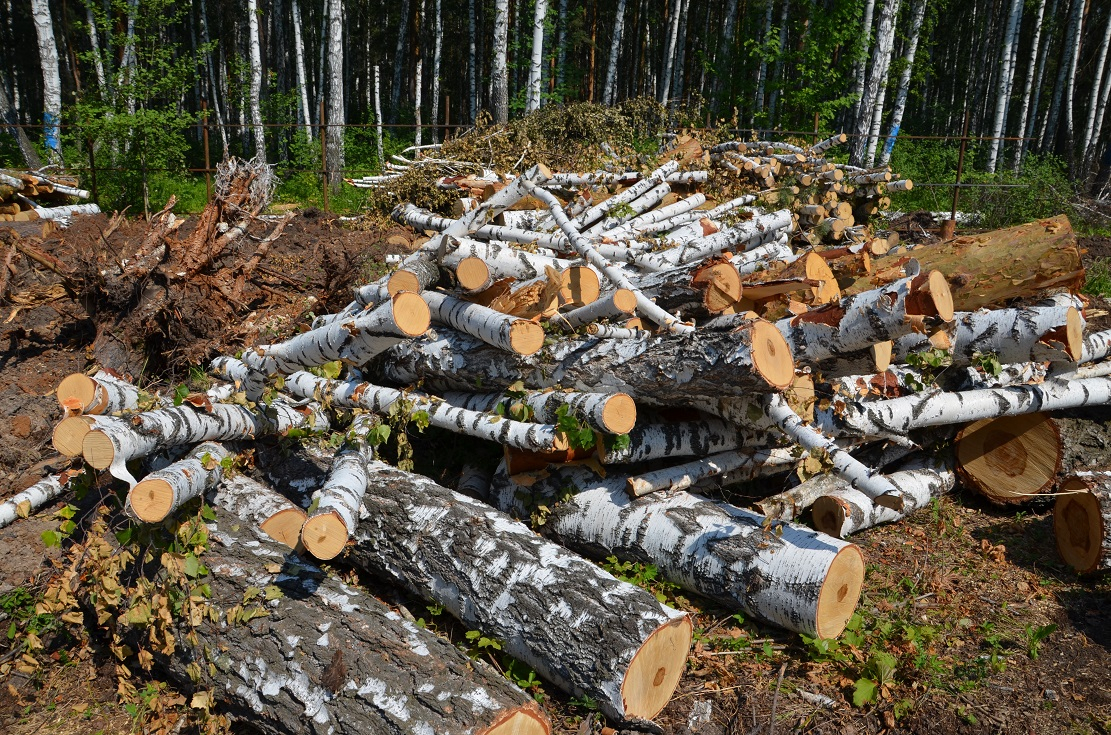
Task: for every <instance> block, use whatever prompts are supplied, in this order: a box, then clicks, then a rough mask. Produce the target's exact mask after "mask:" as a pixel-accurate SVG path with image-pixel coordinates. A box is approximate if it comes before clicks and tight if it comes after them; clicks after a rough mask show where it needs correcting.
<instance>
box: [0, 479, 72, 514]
mask: <svg viewBox="0 0 1111 735" xmlns="http://www.w3.org/2000/svg"><path fill="white" fill-rule="evenodd" d="M81 474H82V472H81V470H72V469H71V470H66V471H65V472H62V473H60V474H57V475H51V476H50V477H44V478H43V479H41V480H39V481H38V482H36V483H35V484H34V485H31V487H29V488H27V489H26V490H21V491H19V492H18V493H16V494H15V495H13V496H11V497H10V498H7V499H6V500H4V501H3V502H0V528H4V527H5V526H8V525H11V524H12V523H13V522H14V521H15V520H16V519H17V518H27V517H28V516H30V515H31V514H32V513H35V512H36V511H38V510H39V509H40V508H43V507H45V506H46V505H48V504H50V503H52V502H54V501H55V500H56V499H58V498H60V497H61V496H62V494H63V493H65V492H66V490H67V489H68V488H69V484H70V482H72V481H73V480H75V479H77V478H78V477H80V476H81Z"/></svg>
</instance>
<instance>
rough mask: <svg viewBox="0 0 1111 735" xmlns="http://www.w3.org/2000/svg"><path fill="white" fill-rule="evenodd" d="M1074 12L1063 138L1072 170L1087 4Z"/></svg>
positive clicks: (1080, 4)
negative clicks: (1074, 99)
mask: <svg viewBox="0 0 1111 735" xmlns="http://www.w3.org/2000/svg"><path fill="white" fill-rule="evenodd" d="M1075 12H1076V16H1075V18H1076V30H1075V32H1074V35H1073V40H1072V44H1071V45H1072V51H1071V54H1070V56H1069V62H1068V74H1067V76H1066V78H1065V136H1066V143H1067V150H1068V152H1069V168H1070V170H1071V169H1072V168H1073V166H1072V161H1073V160H1074V156H1075V153H1076V140H1075V125H1074V122H1073V111H1074V109H1075V106H1074V102H1073V93H1074V91H1075V89H1076V68H1077V66H1078V65H1079V63H1080V48H1081V45H1082V44H1083V42H1084V17H1085V16H1086V15H1087V4H1086V3H1084V2H1079V3H1078V4H1077V10H1076V11H1075Z"/></svg>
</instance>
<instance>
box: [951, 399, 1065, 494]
mask: <svg viewBox="0 0 1111 735" xmlns="http://www.w3.org/2000/svg"><path fill="white" fill-rule="evenodd" d="M956 450H957V471H958V472H959V473H960V476H961V481H962V482H963V483H964V484H965V485H967V486H968V487H970V488H972V489H974V490H976V491H977V492H979V493H980V494H981V495H983V496H984V497H986V498H987V499H988V500H991V501H992V502H994V503H1003V504H1007V503H1022V502H1025V501H1027V500H1030V499H1031V498H1032V497H1034V496H1036V495H1040V494H1041V493H1044V492H1048V491H1049V490H1050V489H1051V488H1052V487H1053V483H1054V481H1055V480H1056V478H1057V471H1058V470H1059V469H1060V467H1061V455H1062V449H1061V434H1060V432H1059V431H1058V430H1057V425H1056V424H1054V422H1053V419H1051V418H1049V417H1048V416H1046V415H1045V414H1042V413H1031V414H1025V415H1022V416H1004V417H1001V418H994V419H983V420H980V421H977V422H975V423H973V424H970V425H969V426H966V427H965V428H964V429H962V430H961V432H960V433H959V434H957V444H956Z"/></svg>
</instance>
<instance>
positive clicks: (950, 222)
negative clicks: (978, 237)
mask: <svg viewBox="0 0 1111 735" xmlns="http://www.w3.org/2000/svg"><path fill="white" fill-rule="evenodd" d="M971 117H972V110H971V109H965V111H964V132H962V133H961V152H960V154H959V155H958V156H957V181H956V186H954V187H953V210H952V212H951V213H950V215H949V219H947V220H945V221H944V222H942V223H941V239H942V240H952V239H953V235H954V234H955V233H956V230H957V201H958V200H959V199H960V196H961V177H962V176H963V175H964V154H965V151H966V150H968V121H969V118H971Z"/></svg>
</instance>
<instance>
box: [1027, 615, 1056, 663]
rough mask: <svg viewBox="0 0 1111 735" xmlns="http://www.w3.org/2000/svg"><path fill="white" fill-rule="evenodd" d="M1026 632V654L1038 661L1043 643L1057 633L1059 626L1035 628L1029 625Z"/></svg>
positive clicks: (1050, 625)
mask: <svg viewBox="0 0 1111 735" xmlns="http://www.w3.org/2000/svg"><path fill="white" fill-rule="evenodd" d="M1025 631H1026V652H1027V653H1028V654H1029V655H1030V658H1032V659H1034V660H1037V658H1038V654H1039V652H1040V651H1041V647H1042V643H1044V642H1045V639H1046V638H1049V636H1051V635H1053V633H1055V632H1056V631H1057V626H1056V625H1055V624H1053V623H1051V624H1049V625H1041V626H1036V627H1035V626H1033V625H1027V626H1026V628H1025Z"/></svg>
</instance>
